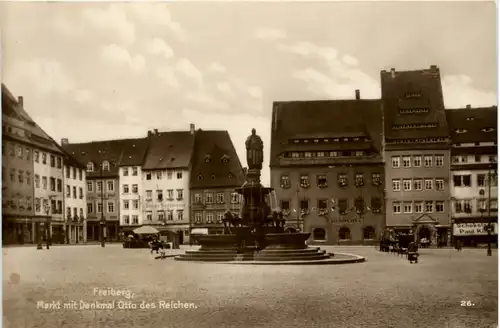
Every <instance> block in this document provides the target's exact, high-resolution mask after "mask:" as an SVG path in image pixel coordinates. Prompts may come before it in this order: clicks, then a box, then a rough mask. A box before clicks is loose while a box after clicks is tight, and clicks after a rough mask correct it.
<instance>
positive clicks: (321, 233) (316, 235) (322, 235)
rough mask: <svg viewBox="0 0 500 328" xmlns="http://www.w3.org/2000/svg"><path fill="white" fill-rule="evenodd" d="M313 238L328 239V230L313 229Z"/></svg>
mask: <svg viewBox="0 0 500 328" xmlns="http://www.w3.org/2000/svg"><path fill="white" fill-rule="evenodd" d="M313 240H326V231H325V229H323V228H316V229H314V230H313Z"/></svg>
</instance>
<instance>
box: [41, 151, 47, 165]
mask: <svg viewBox="0 0 500 328" xmlns="http://www.w3.org/2000/svg"><path fill="white" fill-rule="evenodd" d="M42 164H47V153H42Z"/></svg>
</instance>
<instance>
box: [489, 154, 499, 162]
mask: <svg viewBox="0 0 500 328" xmlns="http://www.w3.org/2000/svg"><path fill="white" fill-rule="evenodd" d="M488 162H489V163H496V162H497V157H496V156H495V155H490V156H488Z"/></svg>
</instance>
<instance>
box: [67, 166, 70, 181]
mask: <svg viewBox="0 0 500 328" xmlns="http://www.w3.org/2000/svg"><path fill="white" fill-rule="evenodd" d="M70 178H71V168H70V167H69V166H67V167H66V179H70Z"/></svg>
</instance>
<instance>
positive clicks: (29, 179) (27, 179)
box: [26, 172, 62, 192]
mask: <svg viewBox="0 0 500 328" xmlns="http://www.w3.org/2000/svg"><path fill="white" fill-rule="evenodd" d="M59 181H61V180H60V179H57V182H59ZM26 184H27V185H28V186H31V173H30V172H26ZM59 187H60V188H62V186H59V185H58V189H57V191H59V192H62V190H61V189H60V188H59Z"/></svg>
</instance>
